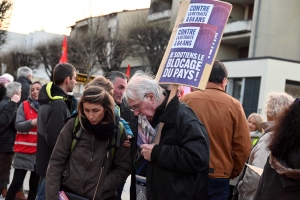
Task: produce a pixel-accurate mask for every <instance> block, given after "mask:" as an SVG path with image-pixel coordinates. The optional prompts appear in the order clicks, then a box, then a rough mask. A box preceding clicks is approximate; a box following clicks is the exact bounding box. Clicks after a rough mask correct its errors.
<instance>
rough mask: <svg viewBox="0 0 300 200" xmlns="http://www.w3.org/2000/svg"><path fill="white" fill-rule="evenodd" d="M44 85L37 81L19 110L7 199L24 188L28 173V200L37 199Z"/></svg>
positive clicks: (13, 196) (11, 198) (10, 199)
mask: <svg viewBox="0 0 300 200" xmlns="http://www.w3.org/2000/svg"><path fill="white" fill-rule="evenodd" d="M41 87H42V83H41V82H39V81H36V82H34V83H32V84H31V86H30V94H29V97H28V99H27V100H26V101H23V102H22V103H21V105H20V106H19V108H18V111H17V116H16V122H15V128H16V130H17V135H16V139H15V144H14V152H15V156H14V161H13V167H14V168H15V171H14V176H13V180H12V183H11V185H10V187H9V189H8V191H7V194H6V198H5V199H8V200H13V199H14V198H15V195H16V193H17V192H18V190H19V188H20V187H21V186H22V184H23V181H24V178H25V176H26V173H27V171H31V174H30V180H29V193H28V198H27V199H28V200H34V199H35V198H36V194H37V189H38V183H39V176H38V175H37V174H36V172H35V155H36V144H37V111H38V108H39V103H38V95H39V91H40V89H41Z"/></svg>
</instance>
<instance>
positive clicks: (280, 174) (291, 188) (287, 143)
mask: <svg viewBox="0 0 300 200" xmlns="http://www.w3.org/2000/svg"><path fill="white" fill-rule="evenodd" d="M299 121H300V99H299V98H297V99H296V100H295V101H294V103H293V104H292V105H291V106H289V107H288V108H287V109H286V110H285V112H284V113H283V114H282V115H281V117H280V118H279V120H278V121H277V123H276V125H275V129H274V133H273V135H272V137H271V142H270V144H269V146H268V149H269V150H270V151H271V153H270V156H269V157H268V159H267V162H266V164H265V167H264V171H263V174H262V176H261V178H260V181H259V185H258V187H257V188H258V189H257V191H256V194H255V196H254V199H256V200H259V199H264V200H268V199H285V200H288V199H298V198H299V197H300V159H299V157H300V145H299V144H300V125H299Z"/></svg>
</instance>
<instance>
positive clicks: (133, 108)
mask: <svg viewBox="0 0 300 200" xmlns="http://www.w3.org/2000/svg"><path fill="white" fill-rule="evenodd" d="M146 96H147V94H145V95H144V97H143V99H142V101H141V102H140V103H138V104H135V105H133V106H131V107H130V110H131V111H132V112H134V111H135V110H138V111H140V110H141V106H142V103H143V101H144V99H145V97H146Z"/></svg>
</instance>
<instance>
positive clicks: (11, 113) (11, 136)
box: [0, 82, 21, 191]
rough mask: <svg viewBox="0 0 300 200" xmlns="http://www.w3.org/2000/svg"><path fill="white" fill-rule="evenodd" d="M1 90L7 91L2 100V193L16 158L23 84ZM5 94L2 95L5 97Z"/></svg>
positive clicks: (0, 155)
mask: <svg viewBox="0 0 300 200" xmlns="http://www.w3.org/2000/svg"><path fill="white" fill-rule="evenodd" d="M0 87H1V88H0V89H1V90H2V89H4V90H6V95H5V96H1V98H0V99H2V100H1V102H0V191H2V189H3V186H4V182H5V181H6V180H7V178H8V175H9V170H10V166H11V162H12V159H13V156H14V151H13V147H14V142H15V137H16V133H17V131H16V129H15V120H16V111H17V103H18V102H19V101H20V95H21V84H20V83H17V82H12V83H8V84H7V85H6V88H4V85H3V84H1V85H0ZM3 94H4V93H1V95H3Z"/></svg>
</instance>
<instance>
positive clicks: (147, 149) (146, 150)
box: [141, 143, 155, 161]
mask: <svg viewBox="0 0 300 200" xmlns="http://www.w3.org/2000/svg"><path fill="white" fill-rule="evenodd" d="M154 146H155V144H154V143H152V144H143V145H142V146H141V148H142V151H141V154H142V156H144V158H145V159H146V160H149V161H151V153H152V149H153V147H154Z"/></svg>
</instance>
